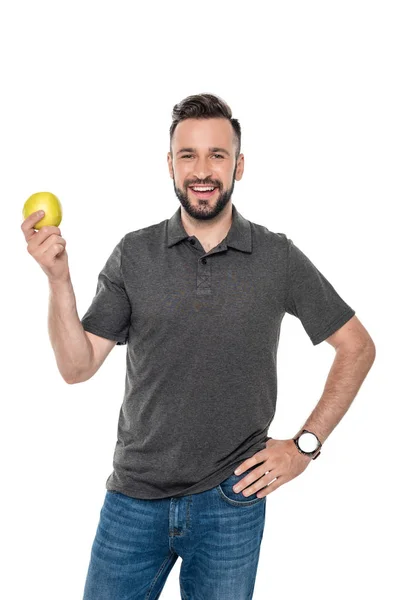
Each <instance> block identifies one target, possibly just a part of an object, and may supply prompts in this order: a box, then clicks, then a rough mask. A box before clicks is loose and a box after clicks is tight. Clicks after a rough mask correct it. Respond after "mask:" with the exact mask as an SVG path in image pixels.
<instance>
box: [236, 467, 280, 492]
mask: <svg viewBox="0 0 400 600" xmlns="http://www.w3.org/2000/svg"><path fill="white" fill-rule="evenodd" d="M275 477H277V471H276V469H270V470H269V471H266V468H265V466H264V465H263V467H262V469H261V470H260V469H255V470H254V471H252V472H251V473H249V474H248V475H246V477H243V479H241V480H240V481H239V482H238V483H237V484H236V485H235V486H234V487H233V490H234V491H235V492H236V493H239V492H241V491H242V490H244V492H243V495H244V496H249V495H250V494H255V493H256V492H257V490H259V489H260V488H262V487H264V486H265V485H267V484H268V483H270V482H271V481H272V480H273V479H274V478H275ZM251 484H253V485H251ZM248 486H250V487H248Z"/></svg>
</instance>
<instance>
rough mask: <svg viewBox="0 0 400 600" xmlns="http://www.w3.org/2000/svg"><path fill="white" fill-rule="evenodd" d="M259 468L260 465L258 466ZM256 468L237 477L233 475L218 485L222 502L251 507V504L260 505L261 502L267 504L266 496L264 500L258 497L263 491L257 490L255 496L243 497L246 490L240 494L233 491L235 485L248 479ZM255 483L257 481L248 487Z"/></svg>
mask: <svg viewBox="0 0 400 600" xmlns="http://www.w3.org/2000/svg"><path fill="white" fill-rule="evenodd" d="M257 466H259V465H257ZM255 468H256V467H252V468H250V469H247V471H244V472H243V473H241V474H240V475H235V474H234V473H233V474H232V475H230V476H229V477H228V478H227V479H224V481H222V482H221V483H220V484H219V485H217V491H218V493H219V496H220V498H221V499H222V500H224V501H225V502H227V503H228V504H231V505H234V506H249V505H251V504H258V503H259V502H265V500H266V496H263V497H262V498H258V497H257V494H258V493H259V492H260V491H261V490H257V491H256V492H254V493H253V494H250V496H243V492H244V490H245V489H246V488H244V489H242V490H241V491H240V492H235V491H234V490H233V489H232V488H233V486H234V485H236V484H237V483H238V482H239V481H241V480H242V479H243V478H244V477H246V475H247V474H248V473H250V471H252V470H253V469H255ZM254 483H255V481H253V482H252V483H251V484H249V486H247V487H250V486H251V485H254Z"/></svg>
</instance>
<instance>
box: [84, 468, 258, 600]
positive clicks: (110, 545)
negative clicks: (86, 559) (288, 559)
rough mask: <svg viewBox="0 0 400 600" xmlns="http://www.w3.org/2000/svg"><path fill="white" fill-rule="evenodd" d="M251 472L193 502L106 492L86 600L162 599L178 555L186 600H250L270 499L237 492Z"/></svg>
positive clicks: (233, 477)
mask: <svg viewBox="0 0 400 600" xmlns="http://www.w3.org/2000/svg"><path fill="white" fill-rule="evenodd" d="M256 466H258V465H256ZM253 468H256V467H252V468H250V469H248V470H247V471H245V472H243V473H241V474H240V475H235V474H232V475H230V476H229V477H228V478H227V479H225V480H224V481H223V482H222V483H220V484H219V485H217V486H216V487H213V488H211V489H209V490H206V491H205V492H201V493H199V494H191V495H188V496H181V497H170V498H161V499H160V500H143V499H138V498H131V497H130V496H126V495H125V494H122V493H121V492H117V491H109V490H107V491H106V496H105V499H104V504H103V507H102V509H101V512H100V520H99V524H98V527H97V531H96V535H95V538H94V541H93V546H92V550H91V557H90V563H89V568H88V573H87V578H86V583H85V590H84V597H83V600H156V599H157V598H159V597H160V595H161V592H162V589H163V587H164V584H165V582H166V580H167V577H168V575H169V573H170V571H171V569H172V567H173V566H174V564H175V562H176V560H177V558H178V556H180V557H181V558H182V564H181V568H180V573H179V584H180V593H181V598H182V600H251V598H252V597H253V590H254V584H255V579H256V573H257V566H258V559H259V554H260V545H261V540H262V537H263V533H264V523H265V505H266V499H267V496H264V497H262V498H257V496H256V494H251V495H250V496H243V493H242V492H239V493H236V492H234V491H233V489H232V487H233V485H235V483H237V482H238V481H239V480H241V479H242V478H243V477H245V476H246V475H247V473H248V472H250V471H251V470H252V469H253ZM242 491H243V490H242Z"/></svg>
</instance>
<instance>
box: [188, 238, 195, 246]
mask: <svg viewBox="0 0 400 600" xmlns="http://www.w3.org/2000/svg"><path fill="white" fill-rule="evenodd" d="M189 242H190V243H191V244H192V246H194V245H195V243H196V240H194V239H193V238H189Z"/></svg>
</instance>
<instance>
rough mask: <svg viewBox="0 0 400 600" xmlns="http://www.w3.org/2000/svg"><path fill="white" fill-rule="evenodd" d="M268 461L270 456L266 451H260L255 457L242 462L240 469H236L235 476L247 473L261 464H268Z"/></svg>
mask: <svg viewBox="0 0 400 600" xmlns="http://www.w3.org/2000/svg"><path fill="white" fill-rule="evenodd" d="M267 460H268V454H267V453H266V450H260V451H259V452H256V454H253V456H250V458H248V459H246V460H245V461H244V462H242V464H240V465H239V466H238V467H236V469H235V470H234V473H235V475H240V473H244V472H245V471H247V469H250V468H251V467H254V466H255V465H258V464H259V463H260V462H266V461H267Z"/></svg>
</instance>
